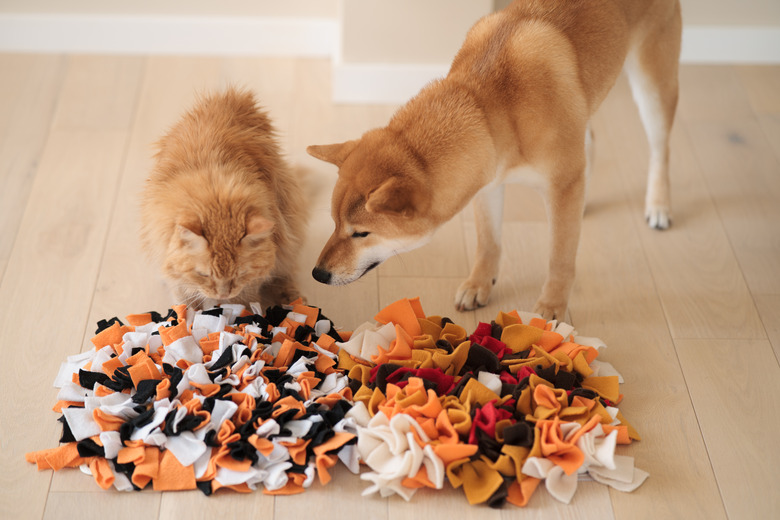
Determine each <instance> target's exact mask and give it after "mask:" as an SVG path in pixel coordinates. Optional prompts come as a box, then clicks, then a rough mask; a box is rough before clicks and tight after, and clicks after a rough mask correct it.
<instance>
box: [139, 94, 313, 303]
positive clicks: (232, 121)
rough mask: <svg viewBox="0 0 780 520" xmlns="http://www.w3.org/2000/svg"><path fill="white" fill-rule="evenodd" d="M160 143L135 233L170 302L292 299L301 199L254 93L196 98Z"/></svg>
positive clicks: (302, 223) (300, 233)
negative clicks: (155, 265) (165, 285)
mask: <svg viewBox="0 0 780 520" xmlns="http://www.w3.org/2000/svg"><path fill="white" fill-rule="evenodd" d="M157 147H158V151H157V153H156V154H155V156H154V158H155V165H154V168H153V170H152V172H151V175H150V177H149V179H148V180H147V182H146V185H145V187H144V190H143V196H142V199H141V241H142V244H143V247H144V249H145V250H146V252H147V253H148V254H149V255H150V257H151V258H152V259H153V260H154V261H155V262H156V263H158V264H159V265H160V266H161V268H162V273H163V276H164V277H165V278H166V280H167V281H168V282H169V285H170V287H171V289H172V290H173V292H174V295H175V297H176V298H177V300H178V301H180V302H183V303H187V304H188V305H191V306H194V307H196V308H200V307H204V306H206V305H212V304H214V303H225V302H227V303H242V304H244V305H247V304H249V303H250V302H257V301H260V302H261V303H262V305H263V306H268V305H271V304H284V303H289V302H291V301H293V300H295V299H296V298H297V297H298V296H299V292H298V289H297V287H296V284H295V273H296V267H297V266H296V264H297V252H298V250H299V249H300V244H301V241H302V238H303V233H304V226H305V217H306V215H305V214H304V209H303V208H305V206H306V205H305V203H304V202H303V201H302V192H301V188H300V186H299V184H298V182H297V179H296V178H295V177H294V176H293V174H292V172H291V170H290V168H289V167H288V165H287V164H286V162H285V161H284V159H283V158H282V155H281V152H280V149H279V145H278V143H277V141H276V134H275V131H274V128H273V126H272V124H271V121H270V119H269V117H268V115H267V114H266V113H265V112H263V111H262V110H261V109H259V108H258V107H257V104H256V101H255V98H254V96H253V95H252V94H251V93H249V92H247V91H241V90H236V89H228V90H227V91H225V92H224V93H219V94H212V95H208V96H205V97H201V98H199V99H198V101H197V102H196V104H195V106H194V107H193V108H192V110H190V111H189V112H187V113H186V114H185V115H184V116H183V117H182V118H181V119H180V120H179V122H178V123H176V124H175V125H174V126H173V128H172V129H171V130H170V131H169V132H168V133H167V134H166V135H165V136H163V137H162V139H160V140H159V141H158V142H157Z"/></svg>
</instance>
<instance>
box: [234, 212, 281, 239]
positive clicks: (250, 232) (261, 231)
mask: <svg viewBox="0 0 780 520" xmlns="http://www.w3.org/2000/svg"><path fill="white" fill-rule="evenodd" d="M273 229H274V223H273V222H271V221H270V220H268V219H267V218H265V217H264V216H262V215H250V216H249V217H247V219H246V235H244V238H242V239H241V242H243V243H245V244H248V245H250V246H256V245H258V243H259V242H260V241H262V240H263V239H264V238H266V237H267V236H268V235H270V234H271V232H272V231H273Z"/></svg>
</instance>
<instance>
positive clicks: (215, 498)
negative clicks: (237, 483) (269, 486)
mask: <svg viewBox="0 0 780 520" xmlns="http://www.w3.org/2000/svg"><path fill="white" fill-rule="evenodd" d="M144 493H146V492H144ZM149 494H155V495H161V499H160V514H159V516H158V517H157V518H160V520H167V519H171V520H174V519H180V518H192V519H195V518H225V519H228V518H273V517H274V497H273V496H270V495H265V494H263V492H262V491H261V490H258V491H256V492H254V493H236V492H234V491H231V490H228V489H226V490H224V491H217V492H216V493H215V494H212V495H211V496H206V495H204V494H203V493H201V492H200V491H198V490H192V491H185V492H179V491H171V492H168V493H151V492H150V493H149ZM152 518H154V516H153V517H152Z"/></svg>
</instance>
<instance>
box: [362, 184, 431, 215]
mask: <svg viewBox="0 0 780 520" xmlns="http://www.w3.org/2000/svg"><path fill="white" fill-rule="evenodd" d="M427 200H428V199H427V196H426V195H425V190H424V189H423V186H420V185H419V183H418V182H415V181H413V180H411V179H407V178H404V177H399V176H394V177H390V178H389V179H387V180H386V181H385V182H383V183H382V184H381V185H380V186H379V187H378V188H377V189H375V190H374V191H372V192H371V193H369V194H368V198H367V199H366V210H367V211H368V212H369V213H384V214H386V215H394V216H398V217H404V218H411V217H413V216H415V215H416V214H417V213H418V212H420V211H424V209H425V208H424V206H426V204H427V202H426V201H427Z"/></svg>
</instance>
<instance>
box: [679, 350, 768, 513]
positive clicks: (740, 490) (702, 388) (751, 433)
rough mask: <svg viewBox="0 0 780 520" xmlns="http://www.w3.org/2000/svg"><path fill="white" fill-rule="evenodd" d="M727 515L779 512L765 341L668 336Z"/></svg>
mask: <svg viewBox="0 0 780 520" xmlns="http://www.w3.org/2000/svg"><path fill="white" fill-rule="evenodd" d="M675 345H676V346H677V352H678V355H679V358H680V364H681V366H682V369H683V372H684V373H685V379H686V381H687V384H688V389H689V391H690V393H691V397H692V398H693V404H694V407H695V409H696V416H697V418H698V420H699V423H700V424H701V429H702V432H703V434H704V439H705V441H706V443H707V451H708V453H709V457H710V459H711V460H712V466H713V468H714V470H715V474H716V475H717V478H718V485H719V486H720V491H721V494H722V495H723V501H724V503H725V506H726V511H727V512H728V514H729V517H730V518H774V517H775V516H777V513H778V511H780V494H778V493H777V482H778V480H779V479H780V450H778V449H777V448H776V445H777V431H778V429H780V397H779V396H780V367H779V366H778V364H777V360H776V358H775V357H774V353H773V352H772V349H771V347H770V346H769V344H768V342H766V341H733V340H676V341H675Z"/></svg>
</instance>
